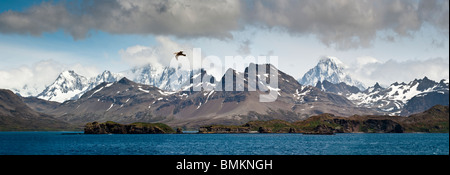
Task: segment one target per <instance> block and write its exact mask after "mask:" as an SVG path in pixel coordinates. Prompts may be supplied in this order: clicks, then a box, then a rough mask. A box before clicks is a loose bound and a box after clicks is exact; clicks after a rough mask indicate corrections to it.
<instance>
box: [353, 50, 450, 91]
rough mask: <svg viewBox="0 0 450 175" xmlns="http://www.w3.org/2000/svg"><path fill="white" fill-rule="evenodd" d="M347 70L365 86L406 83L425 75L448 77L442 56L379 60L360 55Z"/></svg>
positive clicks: (447, 64) (445, 62)
mask: <svg viewBox="0 0 450 175" xmlns="http://www.w3.org/2000/svg"><path fill="white" fill-rule="evenodd" d="M347 70H348V71H349V73H350V75H351V76H352V78H355V79H357V80H359V81H362V82H363V83H364V84H366V85H367V86H372V85H374V84H375V83H376V82H379V83H380V84H381V85H384V86H388V85H390V84H391V83H394V82H405V83H408V82H410V81H412V80H414V79H416V78H423V77H425V76H427V77H428V78H430V79H432V80H435V81H440V80H441V79H449V61H448V59H443V58H430V59H427V60H408V61H396V60H392V59H391V60H388V61H386V62H381V61H379V60H377V59H376V58H373V57H360V58H357V61H356V63H355V64H353V65H351V66H350V68H348V69H347Z"/></svg>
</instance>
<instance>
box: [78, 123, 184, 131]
mask: <svg viewBox="0 0 450 175" xmlns="http://www.w3.org/2000/svg"><path fill="white" fill-rule="evenodd" d="M84 133H85V134H167V133H175V131H174V130H173V129H172V128H170V127H169V126H167V125H165V124H162V123H132V124H128V125H123V124H119V123H115V122H111V121H108V122H105V123H98V122H92V123H87V124H86V126H85V127H84Z"/></svg>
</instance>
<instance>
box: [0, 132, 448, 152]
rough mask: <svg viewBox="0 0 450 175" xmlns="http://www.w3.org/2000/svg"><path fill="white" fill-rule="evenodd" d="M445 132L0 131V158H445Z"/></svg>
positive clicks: (446, 149) (446, 139) (446, 148)
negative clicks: (101, 132) (328, 133)
mask: <svg viewBox="0 0 450 175" xmlns="http://www.w3.org/2000/svg"><path fill="white" fill-rule="evenodd" d="M448 154H449V134H448V133H444V134H429V133H426V134H425V133H424V134H422V133H403V134H336V135H303V134H142V135H141V134H129V135H121V134H112V135H88V134H82V133H80V132H0V155H448Z"/></svg>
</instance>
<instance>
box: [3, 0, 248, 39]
mask: <svg viewBox="0 0 450 175" xmlns="http://www.w3.org/2000/svg"><path fill="white" fill-rule="evenodd" d="M239 12H240V4H239V3H238V1H235V0H228V1H220V2H212V1H206V0H197V1H189V2H188V1H186V2H185V1H163V0H157V1H156V0H155V1H147V0H120V1H81V2H80V4H75V2H59V3H50V2H43V3H41V4H40V5H36V6H33V7H31V8H29V9H26V10H25V11H23V12H17V11H6V12H3V13H1V14H0V26H1V27H0V32H2V33H20V34H27V33H29V34H32V35H41V34H42V33H44V32H55V31H56V30H58V29H63V30H64V31H65V32H66V33H68V34H70V35H71V36H72V37H73V38H74V39H83V38H85V37H88V35H89V31H90V30H102V31H106V32H109V33H112V34H145V35H146V34H153V35H174V36H177V37H181V38H189V37H216V38H227V37H228V38H229V37H231V34H230V33H229V32H230V31H231V30H235V29H237V27H238V20H237V19H238V17H239Z"/></svg>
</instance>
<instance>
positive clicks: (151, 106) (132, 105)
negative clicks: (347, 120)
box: [28, 64, 377, 128]
mask: <svg viewBox="0 0 450 175" xmlns="http://www.w3.org/2000/svg"><path fill="white" fill-rule="evenodd" d="M256 67H259V68H260V69H261V68H263V69H266V72H269V71H272V72H274V71H277V72H278V77H277V79H278V87H282V88H274V87H270V86H268V85H267V84H265V83H264V82H262V81H263V80H261V78H260V77H262V76H265V77H267V76H269V77H267V78H271V79H275V77H270V75H268V74H266V73H264V74H259V72H258V74H257V75H256V77H257V79H256V80H257V82H258V83H257V87H256V91H249V90H248V76H249V71H248V69H246V70H245V71H244V72H236V71H235V70H233V69H229V70H228V71H227V72H226V73H225V75H224V76H223V77H222V78H221V79H220V80H217V81H216V80H215V79H214V78H210V79H207V80H210V81H209V82H208V81H206V82H205V81H203V83H206V84H207V85H209V86H211V87H219V86H220V87H221V88H220V89H228V88H231V89H233V91H218V89H217V88H214V89H213V90H210V91H205V90H204V91H193V87H195V86H199V85H198V84H194V81H193V80H194V79H195V78H202V79H205V76H207V75H208V74H207V73H206V72H205V71H202V72H201V74H199V75H194V74H191V75H190V83H189V84H187V85H186V86H185V88H183V89H184V90H183V91H177V92H173V91H164V90H162V89H159V88H157V87H155V86H151V85H145V84H140V83H136V82H133V81H131V80H129V79H127V78H122V79H121V80H119V81H117V82H113V83H106V82H103V83H101V84H99V85H98V86H96V87H95V88H93V89H92V90H89V91H87V92H86V93H84V94H83V95H82V96H81V97H80V98H79V99H77V100H72V101H66V102H64V103H61V104H59V105H58V106H57V107H55V106H50V107H49V108H48V109H47V110H44V111H45V112H46V113H48V114H51V115H53V116H55V117H56V118H58V119H60V120H62V121H65V122H68V123H72V124H75V125H82V124H85V123H86V122H92V121H99V122H104V121H108V120H113V121H116V122H120V123H130V122H162V123H167V124H169V125H171V126H183V127H187V128H195V127H198V126H201V125H205V124H211V123H216V124H217V123H220V124H243V123H245V122H248V121H251V120H267V119H282V120H286V121H296V120H300V119H305V118H307V117H309V116H310V115H314V114H321V113H335V114H339V115H343V116H348V115H353V114H360V115H362V114H376V113H377V112H376V111H375V110H372V109H368V108H364V107H357V106H355V105H354V104H353V103H352V102H351V101H349V100H347V99H346V98H345V97H343V96H340V95H337V94H334V93H328V92H324V91H321V90H319V89H318V88H315V87H312V86H303V85H300V84H299V83H298V82H297V81H296V80H295V79H294V78H293V77H291V76H289V75H287V74H285V73H284V72H282V71H279V70H278V69H277V68H275V67H274V66H272V65H268V64H267V65H260V66H256ZM250 74H252V75H254V72H250ZM200 75H201V76H200ZM227 76H229V77H232V79H231V80H232V81H233V83H226V80H227ZM272 76H275V75H272ZM239 82H243V83H239ZM240 85H243V87H244V88H243V91H238V90H236V88H238V86H240ZM226 86H232V87H226ZM267 90H272V91H276V93H277V95H278V97H277V99H276V100H275V101H274V102H267V103H261V102H259V97H260V95H261V94H266V91H267ZM28 105H30V106H31V107H33V108H35V107H37V106H39V105H42V103H41V102H39V101H34V102H33V101H29V103H28ZM41 109H42V108H41Z"/></svg>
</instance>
